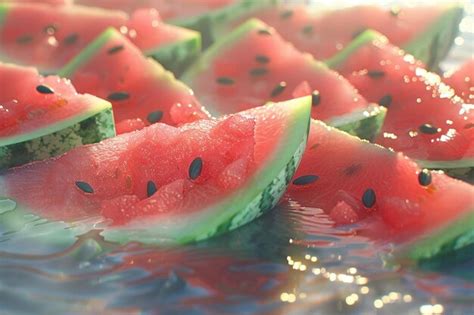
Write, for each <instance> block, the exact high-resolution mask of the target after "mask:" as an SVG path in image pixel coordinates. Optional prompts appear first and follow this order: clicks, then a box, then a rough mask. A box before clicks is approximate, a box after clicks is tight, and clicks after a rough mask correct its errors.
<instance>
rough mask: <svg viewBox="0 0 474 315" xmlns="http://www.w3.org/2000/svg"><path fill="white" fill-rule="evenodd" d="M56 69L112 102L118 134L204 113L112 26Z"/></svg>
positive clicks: (81, 88)
mask: <svg viewBox="0 0 474 315" xmlns="http://www.w3.org/2000/svg"><path fill="white" fill-rule="evenodd" d="M59 73H60V75H62V76H65V77H68V78H70V79H71V80H72V82H73V83H74V86H75V87H76V88H77V90H78V91H80V92H87V93H90V94H93V95H97V96H99V97H101V98H104V99H108V100H109V101H110V102H112V105H113V108H114V117H115V122H116V128H117V133H118V134H120V133H124V132H128V131H133V130H137V129H141V128H143V127H144V126H146V125H150V124H153V123H156V122H163V123H166V124H169V125H173V126H176V125H179V124H182V123H187V122H192V121H195V120H198V119H202V118H209V116H208V114H207V113H206V112H205V110H204V108H203V107H202V106H201V105H200V104H199V102H198V100H197V99H196V98H195V96H194V95H193V92H192V91H191V89H189V88H188V87H186V86H185V85H184V84H182V83H181V82H179V81H177V80H176V79H175V78H174V77H173V74H171V73H170V72H167V71H166V70H164V69H163V68H162V67H161V66H160V65H159V64H157V63H156V62H155V61H153V60H150V59H147V58H146V57H144V56H143V55H142V53H141V52H140V50H138V49H137V48H136V47H135V46H134V45H133V44H132V43H130V41H128V40H127V39H126V38H125V37H123V36H122V35H121V34H120V33H119V32H118V31H116V30H115V29H113V28H110V29H108V30H107V31H105V32H104V33H103V34H102V35H100V36H99V37H98V38H97V39H96V40H95V41H94V42H93V43H91V44H90V45H89V46H88V47H87V48H86V49H84V50H83V51H82V52H81V54H79V55H78V56H77V57H76V58H74V59H73V60H72V61H71V62H70V63H69V64H68V65H67V66H66V67H65V68H64V69H62V70H61V71H60V72H59Z"/></svg>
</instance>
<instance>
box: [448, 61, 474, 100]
mask: <svg viewBox="0 0 474 315" xmlns="http://www.w3.org/2000/svg"><path fill="white" fill-rule="evenodd" d="M444 81H445V82H446V83H447V84H448V85H449V86H451V87H452V88H453V89H454V91H456V94H457V95H459V96H460V97H461V98H462V99H463V100H464V102H466V103H470V104H473V103H474V58H471V59H470V60H469V61H466V62H465V63H464V64H463V65H462V66H461V67H460V68H459V69H458V70H456V71H455V72H454V73H450V74H448V75H447V76H445V79H444Z"/></svg>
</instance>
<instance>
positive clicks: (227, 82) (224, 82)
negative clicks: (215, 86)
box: [216, 77, 234, 85]
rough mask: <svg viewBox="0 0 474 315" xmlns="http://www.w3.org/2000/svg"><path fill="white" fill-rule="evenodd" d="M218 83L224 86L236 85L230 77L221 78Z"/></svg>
mask: <svg viewBox="0 0 474 315" xmlns="http://www.w3.org/2000/svg"><path fill="white" fill-rule="evenodd" d="M216 82H217V83H219V84H222V85H232V84H234V80H232V79H231V78H229V77H219V78H217V80H216Z"/></svg>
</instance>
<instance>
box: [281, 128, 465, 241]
mask: <svg viewBox="0 0 474 315" xmlns="http://www.w3.org/2000/svg"><path fill="white" fill-rule="evenodd" d="M421 171H422V169H421V168H420V167H419V166H418V165H417V164H416V163H415V162H413V161H412V160H410V159H408V158H407V157H405V156H404V155H403V154H401V153H395V152H392V151H390V150H387V149H385V148H383V147H381V146H378V145H374V144H371V143H369V142H366V141H362V140H360V139H358V138H357V137H353V136H351V135H349V134H346V133H344V132H341V131H338V130H336V129H334V128H331V127H328V126H326V125H324V124H323V123H321V122H317V121H312V123H311V129H310V133H309V139H308V144H307V149H306V151H305V153H304V155H303V159H302V161H301V164H300V166H299V168H298V170H297V172H296V174H295V176H294V179H293V184H292V185H290V187H289V189H288V191H287V193H286V197H287V198H290V199H292V200H295V201H297V202H298V204H300V205H301V206H303V207H317V208H321V209H323V210H324V211H325V212H326V213H328V214H329V215H330V216H331V218H332V219H333V220H334V221H335V222H336V223H337V224H348V223H354V222H357V221H360V220H361V219H363V218H365V217H368V216H371V215H376V216H380V217H381V218H382V219H383V222H385V224H386V225H387V228H386V229H381V232H380V233H382V234H381V235H377V236H379V237H383V238H385V237H397V238H398V237H402V238H406V237H410V238H411V237H413V236H418V235H423V233H425V232H428V231H431V230H434V229H437V228H439V227H441V226H444V225H445V224H447V223H449V222H451V221H453V220H456V219H457V218H459V217H462V216H463V215H468V214H472V213H473V212H474V187H473V186H472V185H469V184H467V183H464V182H462V181H458V180H455V179H452V178H450V177H448V176H446V175H444V174H442V173H439V172H431V173H429V172H427V173H426V174H428V175H427V176H425V177H423V178H421V179H420V177H421V175H420V172H421ZM429 177H430V178H431V182H430V180H429V179H428V178H429ZM370 189H372V190H373V192H374V197H371V196H370V192H368V191H369V190H370ZM364 195H365V203H364V201H363V200H364Z"/></svg>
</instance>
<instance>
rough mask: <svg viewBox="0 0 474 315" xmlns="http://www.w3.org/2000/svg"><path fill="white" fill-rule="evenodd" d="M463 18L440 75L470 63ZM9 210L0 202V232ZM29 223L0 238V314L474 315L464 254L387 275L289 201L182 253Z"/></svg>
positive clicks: (473, 43)
mask: <svg viewBox="0 0 474 315" xmlns="http://www.w3.org/2000/svg"><path fill="white" fill-rule="evenodd" d="M470 10H471V11H470V15H469V16H468V17H467V20H465V21H464V22H463V23H464V24H463V25H464V29H462V30H464V32H463V33H462V36H460V37H459V39H457V40H456V43H457V45H456V46H455V48H454V49H453V51H452V53H451V55H450V57H449V58H448V60H447V61H446V62H445V63H443V65H442V66H443V68H444V69H450V68H452V67H455V66H456V65H458V64H459V62H461V61H462V60H464V59H466V57H469V56H472V52H473V51H474V27H472V24H469V23H472V21H473V20H472V19H473V17H472V16H473V14H472V6H471V7H470ZM466 21H467V22H466ZM13 207H14V205H13V204H11V202H8V201H4V200H0V208H1V209H2V210H0V221H2V220H5V219H6V218H7V216H8V215H9V213H11V209H12V208H13ZM27 221H28V224H26V225H24V226H23V225H18V226H17V228H16V229H14V230H7V229H4V228H3V229H2V228H1V227H0V314H1V315H4V314H38V315H41V314H127V315H128V314H210V313H211V314H213V313H218V314H389V315H392V314H420V313H421V314H436V313H445V314H474V268H472V266H473V264H474V255H473V253H474V248H473V247H471V248H468V249H466V250H465V251H464V252H460V253H459V254H458V257H448V258H446V259H444V260H442V261H433V262H431V263H430V264H425V265H424V266H423V267H422V268H409V267H403V268H402V267H400V266H392V265H387V264H386V261H387V260H386V259H387V257H389V254H390V251H391V246H390V244H378V243H375V242H374V241H372V240H369V239H367V238H363V237H360V236H358V235H357V232H358V231H359V230H360V229H364V228H365V226H349V227H344V228H339V229H334V228H333V227H332V224H331V222H330V221H329V220H328V218H327V217H326V215H325V214H323V212H322V211H321V210H319V209H314V208H305V207H301V206H300V205H298V203H297V202H294V201H289V202H285V203H283V204H282V205H280V206H279V207H277V208H276V209H274V210H273V211H272V212H270V213H268V214H267V215H265V216H264V217H262V218H260V219H258V220H256V221H255V222H253V223H251V224H249V225H247V226H245V227H243V228H240V229H238V230H236V231H234V232H233V233H229V234H227V235H224V236H222V237H219V238H215V239H211V240H208V241H205V242H200V243H197V244H193V245H188V246H185V247H179V248H158V247H153V246H143V245H140V244H128V245H125V246H119V245H116V244H112V243H108V242H106V241H104V240H103V239H102V238H101V237H100V234H99V231H92V232H88V233H86V234H84V235H83V236H81V237H79V238H78V239H77V240H73V239H70V240H67V239H66V240H62V242H56V243H54V244H53V243H45V242H42V241H41V239H42V238H44V237H47V236H48V235H49V236H50V235H52V234H54V233H56V232H59V235H62V232H63V229H65V226H64V225H62V224H60V223H48V222H45V221H44V220H41V219H38V218H36V217H33V216H30V217H28V218H27ZM56 240H58V237H56Z"/></svg>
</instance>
